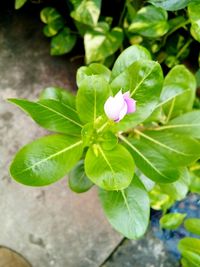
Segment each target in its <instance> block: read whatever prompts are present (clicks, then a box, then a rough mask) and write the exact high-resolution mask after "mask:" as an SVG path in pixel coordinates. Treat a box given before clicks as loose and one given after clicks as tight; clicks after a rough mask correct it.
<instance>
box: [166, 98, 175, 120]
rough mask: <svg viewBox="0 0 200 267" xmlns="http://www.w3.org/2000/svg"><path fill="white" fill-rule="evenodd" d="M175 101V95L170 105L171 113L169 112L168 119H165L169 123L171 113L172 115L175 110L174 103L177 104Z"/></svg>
mask: <svg viewBox="0 0 200 267" xmlns="http://www.w3.org/2000/svg"><path fill="white" fill-rule="evenodd" d="M175 101H176V97H174V98H173V99H172V103H171V106H170V109H169V113H168V115H167V118H166V121H165V123H166V124H167V123H168V121H169V120H170V118H171V115H172V112H173V109H174V105H175Z"/></svg>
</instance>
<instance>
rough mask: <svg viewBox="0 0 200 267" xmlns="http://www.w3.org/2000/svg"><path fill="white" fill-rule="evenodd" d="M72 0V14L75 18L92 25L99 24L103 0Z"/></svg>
mask: <svg viewBox="0 0 200 267" xmlns="http://www.w3.org/2000/svg"><path fill="white" fill-rule="evenodd" d="M71 2H72V4H74V10H73V11H72V12H71V14H70V15H71V17H72V18H73V19H75V20H76V21H78V22H81V23H83V24H86V25H90V26H94V25H96V24H97V22H98V19H99V15H100V8H101V0H81V1H74V0H71Z"/></svg>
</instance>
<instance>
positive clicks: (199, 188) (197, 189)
mask: <svg viewBox="0 0 200 267" xmlns="http://www.w3.org/2000/svg"><path fill="white" fill-rule="evenodd" d="M190 191H191V192H192V193H197V194H200V177H197V176H195V175H194V174H193V173H191V183H190Z"/></svg>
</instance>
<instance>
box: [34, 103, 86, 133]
mask: <svg viewBox="0 0 200 267" xmlns="http://www.w3.org/2000/svg"><path fill="white" fill-rule="evenodd" d="M37 104H38V105H39V106H42V107H44V108H46V109H47V110H50V111H51V112H53V113H55V114H57V115H59V116H61V117H63V118H65V119H67V120H68V121H71V122H72V123H74V124H76V125H78V126H79V127H81V128H82V125H81V124H79V123H78V122H76V121H74V120H72V119H70V118H69V117H67V116H65V115H63V114H62V113H60V112H58V111H56V110H55V109H52V108H50V107H48V106H46V105H44V104H42V103H40V102H37Z"/></svg>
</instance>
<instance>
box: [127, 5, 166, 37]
mask: <svg viewBox="0 0 200 267" xmlns="http://www.w3.org/2000/svg"><path fill="white" fill-rule="evenodd" d="M167 17H168V16H167V12H166V11H165V10H163V9H161V8H159V7H154V6H145V7H143V8H141V9H140V10H139V11H138V12H137V15H136V16H135V17H134V19H133V20H132V23H131V25H130V26H129V29H128V30H129V32H131V33H136V34H141V35H142V36H145V37H149V38H158V37H161V36H163V35H164V34H165V33H166V32H167V31H168V30H169V24H168V22H167Z"/></svg>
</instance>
